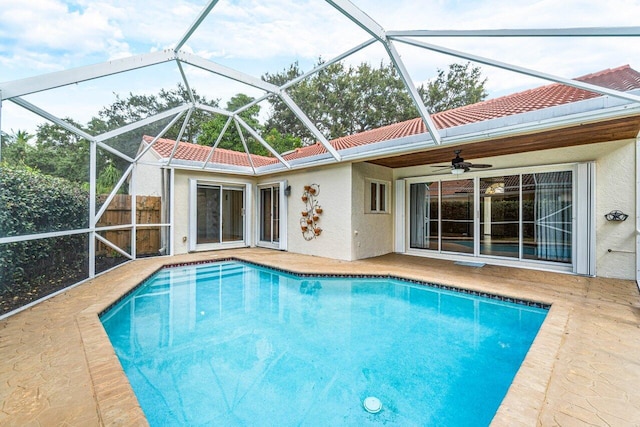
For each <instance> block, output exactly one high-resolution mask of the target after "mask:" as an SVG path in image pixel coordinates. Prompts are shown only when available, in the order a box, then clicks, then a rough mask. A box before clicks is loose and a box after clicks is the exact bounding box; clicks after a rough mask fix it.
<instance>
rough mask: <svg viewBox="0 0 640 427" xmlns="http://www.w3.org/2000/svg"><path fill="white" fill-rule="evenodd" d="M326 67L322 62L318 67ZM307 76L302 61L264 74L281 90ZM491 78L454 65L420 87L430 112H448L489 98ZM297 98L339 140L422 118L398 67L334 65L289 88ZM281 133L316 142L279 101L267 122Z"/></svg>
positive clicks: (476, 68)
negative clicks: (488, 88) (300, 63)
mask: <svg viewBox="0 0 640 427" xmlns="http://www.w3.org/2000/svg"><path fill="white" fill-rule="evenodd" d="M322 63H323V61H322V59H320V60H318V65H321V64H322ZM302 74H303V73H302V71H301V70H300V68H299V66H298V63H293V64H292V65H290V66H289V68H287V69H284V70H283V71H282V72H280V73H277V74H268V73H267V74H264V75H263V76H262V78H263V80H265V81H268V82H270V83H272V84H275V85H277V86H282V85H283V84H284V83H286V82H288V81H291V80H292V79H295V78H297V77H299V76H301V75H302ZM486 81H487V79H484V80H481V70H480V68H479V67H471V65H470V64H469V63H467V64H466V65H461V64H451V65H450V66H449V72H448V73H447V74H446V75H445V72H444V71H442V70H438V77H437V78H436V79H435V80H434V81H433V82H430V83H429V84H428V85H427V87H426V88H425V87H424V86H421V87H420V88H418V91H419V93H420V94H421V96H422V98H423V100H424V102H425V105H426V106H427V109H428V110H429V111H430V112H431V113H434V112H438V111H443V110H446V109H450V108H455V107H459V106H462V105H467V104H473V103H476V102H479V101H481V100H483V99H485V98H486V96H487V92H486V90H485V88H484V85H485V83H486ZM287 92H288V93H289V94H290V95H291V98H292V99H293V100H294V101H295V102H296V104H298V106H299V107H300V108H301V109H302V110H303V111H304V112H305V113H306V114H307V116H308V117H309V119H310V120H311V121H312V122H313V123H314V124H315V125H316V126H317V127H318V129H319V130H320V131H321V132H322V133H323V134H324V135H325V136H327V137H328V138H330V139H333V138H338V137H341V136H345V135H350V134H354V133H358V132H363V131H366V130H369V129H375V128H378V127H381V126H385V125H389V124H392V123H397V122H401V121H404V120H409V119H411V118H414V117H417V116H418V111H417V109H416V108H415V105H414V104H413V101H412V100H411V98H410V97H409V93H408V91H407V90H406V87H405V85H404V82H403V81H402V79H400V76H399V75H398V73H397V71H396V68H395V67H394V66H393V65H392V64H388V65H384V64H382V63H381V64H380V66H379V67H378V68H374V67H372V66H371V65H369V64H367V63H361V64H360V65H359V66H358V67H355V68H354V67H345V66H344V65H343V64H342V63H336V64H331V65H330V66H328V67H326V68H324V69H322V70H321V71H319V72H318V73H316V74H314V75H312V76H310V77H307V78H306V79H304V80H302V81H300V82H298V83H296V84H295V85H292V86H291V87H289V88H288V89H287ZM266 126H267V128H271V127H273V128H275V129H277V130H278V131H279V132H281V133H290V134H292V135H295V136H297V137H299V138H301V139H302V140H303V141H304V142H305V144H309V143H313V142H315V141H316V138H315V137H314V136H313V135H311V134H310V133H309V131H308V130H307V129H306V128H305V127H304V126H303V124H302V123H301V122H300V120H298V118H297V117H296V116H295V115H294V114H293V113H292V112H291V111H290V110H289V108H288V107H287V106H286V105H285V104H284V103H283V102H282V101H279V100H275V101H274V102H273V103H272V111H271V114H270V115H269V118H268V120H267V123H266Z"/></svg>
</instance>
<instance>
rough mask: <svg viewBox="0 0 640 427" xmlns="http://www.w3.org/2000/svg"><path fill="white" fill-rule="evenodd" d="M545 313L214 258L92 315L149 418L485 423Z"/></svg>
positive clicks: (157, 421) (157, 278)
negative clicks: (373, 402)
mask: <svg viewBox="0 0 640 427" xmlns="http://www.w3.org/2000/svg"><path fill="white" fill-rule="evenodd" d="M546 313H547V310H545V309H542V308H535V307H528V306H525V305H519V304H514V303H506V302H502V301H499V300H495V299H488V298H482V297H476V296H472V295H468V294H461V293H457V292H453V291H448V290H442V289H436V288H433V287H429V286H424V285H419V284H411V283H409V282H406V281H401V280H396V279H386V278H385V279H377V278H373V279H372V278H315V277H297V276H294V275H290V274H285V273H282V272H277V271H274V270H270V269H266V268H262V267H257V266H252V265H247V264H243V263H238V262H223V263H215V264H206V265H197V266H187V267H174V268H167V269H163V270H161V271H160V272H158V273H157V274H156V275H154V276H153V277H152V278H151V279H149V280H147V281H146V282H145V283H144V284H143V285H142V286H140V287H139V288H138V289H137V290H136V291H134V292H133V293H132V294H131V295H129V296H128V297H127V298H126V299H124V300H123V301H121V302H119V303H118V304H117V305H115V306H114V307H112V308H111V309H110V310H108V311H107V312H106V313H104V314H103V315H102V316H101V320H102V323H103V325H104V327H105V329H106V331H107V333H108V335H109V338H110V339H111V342H112V343H113V346H114V348H115V351H116V354H117V355H118V357H119V359H120V362H121V364H122V367H123V368H124V370H125V372H126V374H127V376H128V378H129V381H130V383H131V385H132V387H133V389H134V391H135V393H136V395H137V397H138V400H139V402H140V405H141V406H142V409H143V410H144V412H145V415H146V416H147V418H148V420H149V423H150V424H151V425H152V426H173V425H176V426H177V425H189V426H211V425H216V426H218V425H220V426H244V425H247V426H260V425H264V426H293V425H295V426H298V425H305V426H316V425H317V426H329V425H332V426H334V425H353V426H363V425H383V424H384V425H399V426H425V425H434V426H472V425H478V426H484V425H488V424H489V423H490V421H491V419H492V417H493V415H494V414H495V411H496V410H497V408H498V406H499V405H500V402H501V400H502V399H503V397H504V395H505V394H506V392H507V389H508V388H509V385H510V384H511V382H512V380H513V377H514V375H515V373H516V371H517V370H518V368H519V366H520V364H521V363H522V360H523V359H524V357H525V354H526V353H527V350H528V349H529V347H530V345H531V342H532V341H533V339H534V337H535V335H536V333H537V332H538V329H539V328H540V325H541V324H542V322H543V320H544V318H545V316H546ZM369 396H374V397H377V398H378V399H380V401H381V403H382V406H383V408H382V410H381V411H380V412H379V413H377V414H371V413H369V412H367V411H365V410H364V408H363V401H364V399H365V398H366V397H369Z"/></svg>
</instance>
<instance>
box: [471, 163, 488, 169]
mask: <svg viewBox="0 0 640 427" xmlns="http://www.w3.org/2000/svg"><path fill="white" fill-rule="evenodd" d="M468 165H469V167H472V168H479V169H483V168H492V167H493V165H486V164H483V163H477V164H476V163H469V164H468Z"/></svg>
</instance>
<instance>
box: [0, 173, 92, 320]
mask: <svg viewBox="0 0 640 427" xmlns="http://www.w3.org/2000/svg"><path fill="white" fill-rule="evenodd" d="M88 205H89V194H88V192H87V191H85V190H83V189H82V188H81V187H80V186H79V185H77V184H74V183H71V182H69V181H67V180H64V179H61V178H56V177H52V176H48V175H44V174H42V173H40V172H38V171H36V170H33V169H30V168H28V167H24V166H7V165H6V164H0V237H10V236H21V235H26V234H37V233H45V232H52V231H64V230H74V229H81V228H87V227H88V217H89V215H88ZM87 242H88V236H87V235H86V234H80V235H73V236H63V237H56V238H47V239H38V240H31V241H25V242H15V243H7V244H3V245H0V296H1V297H2V298H1V300H2V301H1V302H2V307H0V312H3V311H8V309H7V307H8V306H12V307H10V308H15V307H13V306H15V305H16V304H17V305H21V304H23V303H26V302H28V300H34V299H37V298H40V297H42V296H45V295H47V294H49V293H51V292H54V291H55V290H57V289H60V288H62V287H65V286H67V285H69V284H72V283H75V282H77V281H79V280H81V279H83V278H85V277H87V270H88V262H87V257H88V253H87ZM11 301H14V303H11Z"/></svg>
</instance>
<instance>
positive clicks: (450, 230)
mask: <svg viewBox="0 0 640 427" xmlns="http://www.w3.org/2000/svg"><path fill="white" fill-rule="evenodd" d="M473 231H474V200H473V179H457V180H454V181H442V250H443V251H448V252H461V253H471V254H472V253H473V245H474V241H473V236H474V232H473Z"/></svg>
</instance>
